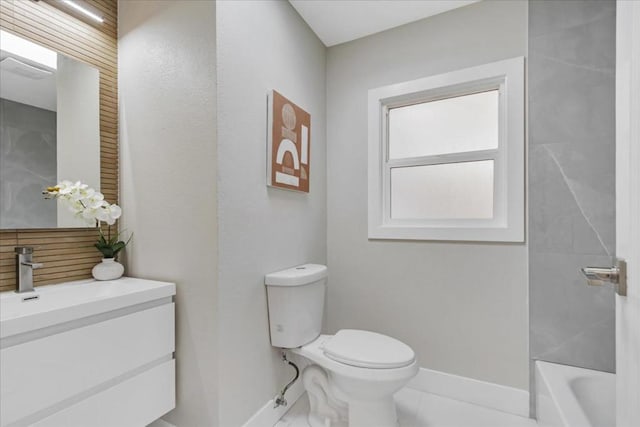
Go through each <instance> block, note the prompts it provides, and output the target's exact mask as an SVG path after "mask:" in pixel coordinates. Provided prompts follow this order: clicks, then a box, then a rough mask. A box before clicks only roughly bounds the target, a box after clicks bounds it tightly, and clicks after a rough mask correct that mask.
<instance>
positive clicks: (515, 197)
mask: <svg viewBox="0 0 640 427" xmlns="http://www.w3.org/2000/svg"><path fill="white" fill-rule="evenodd" d="M369 238H372V239H410V240H463V241H465V240H466V241H505V242H518V241H523V240H524V58H514V59H509V60H505V61H499V62H494V63H491V64H486V65H481V66H478V67H473V68H467V69H464V70H459V71H454V72H450V73H446V74H441V75H437V76H431V77H427V78H424V79H419V80H414V81H410V82H404V83H399V84H394V85H390V86H384V87H381V88H377V89H372V90H370V91H369Z"/></svg>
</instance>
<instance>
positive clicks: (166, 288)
mask: <svg viewBox="0 0 640 427" xmlns="http://www.w3.org/2000/svg"><path fill="white" fill-rule="evenodd" d="M175 293H176V286H175V284H174V283H168V282H158V281H155V280H145V279H135V278H132V277H122V278H120V279H117V280H108V281H96V280H81V281H75V282H68V283H61V284H56V285H46V286H38V287H37V288H35V291H34V292H26V293H21V294H17V293H15V292H14V291H7V292H0V338H6V337H9V336H12V335H17V334H21V333H24V332H29V331H34V330H37V329H41V328H45V327H48V326H53V325H57V324H60V323H64V322H69V321H72V320H76V319H80V318H83V317H88V316H93V315H96V314H101V313H106V312H109V311H113V310H118V309H121V308H125V307H129V306H132V305H136V304H142V303H146V302H149V301H153V300H157V299H160V298H166V297H171V296H173V295H175ZM35 295H37V296H39V298H38V299H32V300H26V301H25V300H24V299H25V298H29V297H33V296H35Z"/></svg>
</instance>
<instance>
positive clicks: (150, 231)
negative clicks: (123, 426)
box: [118, 0, 218, 427]
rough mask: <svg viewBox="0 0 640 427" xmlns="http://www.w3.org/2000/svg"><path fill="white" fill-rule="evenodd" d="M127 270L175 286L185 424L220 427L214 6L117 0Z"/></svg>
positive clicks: (178, 416) (176, 414)
mask: <svg viewBox="0 0 640 427" xmlns="http://www.w3.org/2000/svg"><path fill="white" fill-rule="evenodd" d="M118 12H119V13H118V15H119V39H118V60H119V69H118V73H119V74H118V76H119V78H118V83H119V89H120V150H121V158H120V165H121V181H120V185H121V203H122V208H123V211H124V214H123V219H122V223H121V226H122V227H123V228H125V229H128V230H131V231H133V232H135V234H134V236H133V240H132V243H131V244H130V246H129V247H128V248H127V253H126V264H127V274H128V275H131V276H137V277H143V278H153V279H159V280H167V281H175V282H176V283H177V285H178V286H177V297H176V302H177V304H176V313H177V330H176V338H177V349H176V360H177V398H178V401H177V408H176V409H175V410H174V411H172V412H171V413H170V414H169V415H167V416H165V419H166V420H167V421H169V422H171V423H173V424H175V425H178V426H180V427H190V426H193V427H204V426H207V427H209V426H216V425H218V424H217V402H218V395H217V383H218V381H217V350H216V344H217V337H216V333H217V332H216V330H217V329H216V304H217V303H216V301H217V298H216V272H217V267H216V263H217V235H216V234H217V231H216V230H217V228H216V227H217V222H216V163H217V160H216V159H217V156H216V87H215V84H216V67H215V60H216V57H215V54H216V52H215V43H216V39H215V37H216V34H215V31H216V30H215V28H216V27H215V23H216V18H215V3H214V2H212V1H184V0H182V1H148V0H144V1H132V0H126V1H120V2H119V11H118Z"/></svg>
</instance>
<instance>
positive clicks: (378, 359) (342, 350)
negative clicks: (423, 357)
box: [321, 329, 416, 369]
mask: <svg viewBox="0 0 640 427" xmlns="http://www.w3.org/2000/svg"><path fill="white" fill-rule="evenodd" d="M321 349H322V351H323V353H324V355H325V356H326V357H327V358H329V359H331V360H334V361H336V362H338V363H342V364H345V365H349V366H355V367H358V368H369V369H395V368H402V367H405V366H409V365H411V364H412V363H414V362H415V359H416V357H415V353H414V352H413V350H412V349H411V347H409V346H408V345H406V344H405V343H403V342H401V341H398V340H397V339H395V338H391V337H388V336H386V335H382V334H378V333H376V332H369V331H361V330H356V329H343V330H340V331H338V333H336V334H335V335H334V336H333V337H331V338H330V339H328V340H326V341H324V342H323V344H322V346H321Z"/></svg>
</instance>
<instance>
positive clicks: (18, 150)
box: [0, 99, 57, 229]
mask: <svg viewBox="0 0 640 427" xmlns="http://www.w3.org/2000/svg"><path fill="white" fill-rule="evenodd" d="M56 179H57V174H56V112H55V111H49V110H44V109H42V108H37V107H33V106H31V105H26V104H21V103H18V102H13V101H9V100H6V99H0V228H3V229H7V228H47V227H54V228H55V227H56V225H57V211H56V202H55V201H53V200H45V199H44V198H43V197H42V190H44V189H45V188H46V187H48V186H50V185H55V184H56V182H57V181H56Z"/></svg>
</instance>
